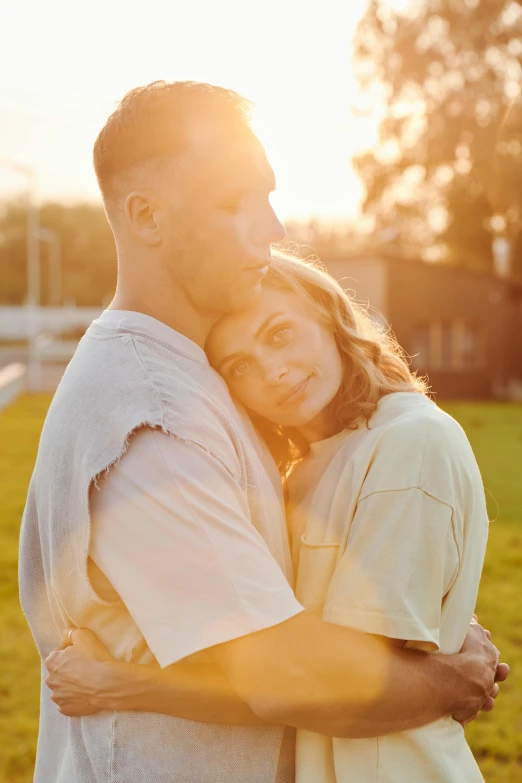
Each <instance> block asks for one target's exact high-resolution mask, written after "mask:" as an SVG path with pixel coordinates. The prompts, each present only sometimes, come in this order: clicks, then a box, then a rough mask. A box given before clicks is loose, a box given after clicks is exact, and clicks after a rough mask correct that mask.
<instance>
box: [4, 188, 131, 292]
mask: <svg viewBox="0 0 522 783" xmlns="http://www.w3.org/2000/svg"><path fill="white" fill-rule="evenodd" d="M26 215H27V209H26V205H25V204H24V202H23V201H19V202H11V203H8V204H6V205H5V208H4V212H3V215H0V302H2V303H4V304H22V303H23V302H24V299H25V297H26V291H27V277H26V257H27V256H26ZM40 223H41V225H42V226H43V227H45V228H48V229H51V230H52V231H56V233H57V234H58V235H59V236H60V242H61V250H62V263H63V299H64V301H65V302H67V301H69V302H74V303H75V304H77V305H85V306H87V305H101V304H103V303H104V302H106V301H107V299H108V298H110V297H111V296H112V294H113V292H114V289H115V284H116V250H115V246H114V239H113V236H112V232H111V230H110V227H109V224H108V222H107V218H106V217H105V213H104V211H103V209H102V207H101V205H97V204H74V205H66V204H58V203H52V202H50V203H46V204H43V205H42V207H41V208H40ZM47 252H48V250H47V248H46V246H45V245H41V250H40V257H41V280H42V286H41V289H42V293H41V303H42V304H43V305H46V304H48V303H49V290H48V278H47V270H48V265H47V263H46V256H47Z"/></svg>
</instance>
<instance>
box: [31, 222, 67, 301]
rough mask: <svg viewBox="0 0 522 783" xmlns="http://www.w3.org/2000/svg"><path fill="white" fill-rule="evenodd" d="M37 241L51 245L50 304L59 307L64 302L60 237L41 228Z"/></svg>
mask: <svg viewBox="0 0 522 783" xmlns="http://www.w3.org/2000/svg"><path fill="white" fill-rule="evenodd" d="M37 239H38V240H40V242H47V244H48V245H49V304H50V305H54V306H55V307H58V306H59V305H60V304H61V301H62V245H61V242H60V235H59V234H58V233H57V232H56V231H51V229H50V228H43V226H39V228H38V233H37Z"/></svg>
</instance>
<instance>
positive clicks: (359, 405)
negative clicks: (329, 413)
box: [253, 250, 428, 475]
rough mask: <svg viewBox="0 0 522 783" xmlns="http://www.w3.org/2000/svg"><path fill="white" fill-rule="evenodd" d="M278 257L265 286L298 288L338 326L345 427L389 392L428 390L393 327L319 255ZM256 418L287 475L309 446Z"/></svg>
mask: <svg viewBox="0 0 522 783" xmlns="http://www.w3.org/2000/svg"><path fill="white" fill-rule="evenodd" d="M272 258H273V260H272V264H271V265H270V266H269V268H268V274H267V276H266V278H265V280H264V283H263V285H269V286H273V287H276V288H283V289H287V290H289V291H292V292H294V293H295V294H297V295H298V296H299V297H300V298H301V299H302V300H303V301H304V302H305V303H306V304H307V305H308V306H309V308H310V310H311V311H312V312H313V311H315V312H316V313H317V315H318V317H319V318H320V319H321V320H322V321H323V322H325V323H327V324H330V325H331V327H332V330H333V333H334V336H335V340H336V342H337V347H338V349H339V353H340V354H341V359H342V363H343V368H344V372H343V380H342V382H341V386H340V389H339V391H338V393H337V396H336V403H335V416H336V418H337V421H338V422H339V424H340V425H341V426H342V427H343V428H344V429H356V428H357V427H359V426H360V425H362V424H366V423H367V422H368V421H369V419H370V418H371V416H372V415H373V413H374V412H375V410H376V408H377V404H378V403H379V400H380V399H381V398H382V397H384V396H385V395H387V394H392V393H393V392H404V391H408V392H419V393H420V394H426V393H427V391H428V387H427V384H426V381H425V379H424V378H418V377H417V376H416V375H415V373H413V372H412V371H411V370H410V368H409V366H408V363H407V361H406V359H405V356H404V353H403V351H402V350H401V348H400V346H399V345H398V343H397V341H396V340H395V338H394V337H393V335H392V334H391V333H390V331H389V330H385V329H383V328H382V327H380V326H379V325H378V324H377V323H375V321H373V320H372V319H371V318H370V316H369V315H368V313H367V310H366V309H365V308H364V307H362V306H361V305H360V304H358V303H357V302H355V301H354V300H353V298H352V297H351V296H350V295H349V294H348V293H347V292H346V291H344V290H343V288H342V287H341V286H340V285H339V283H338V282H337V281H336V280H335V279H334V278H333V277H331V275H329V274H328V273H327V272H326V270H325V269H324V268H323V266H322V265H321V264H320V262H319V261H318V260H317V259H316V258H311V259H301V258H298V257H295V256H293V255H291V254H290V253H287V252H283V251H281V250H274V251H272ZM253 419H254V422H255V424H256V425H257V427H258V429H259V430H260V432H261V434H262V435H263V437H264V438H265V440H266V442H267V444H268V447H269V448H270V450H271V452H272V455H273V456H274V458H275V460H276V462H277V464H278V466H279V470H280V471H281V473H282V474H283V475H286V474H287V472H288V470H289V468H290V467H291V465H292V464H293V463H294V462H295V461H297V460H298V459H299V458H300V457H302V456H304V455H305V454H306V452H307V450H308V446H307V444H306V443H305V442H304V441H303V439H302V437H300V436H299V434H298V433H297V432H295V431H293V430H291V429H289V428H286V427H282V426H279V425H276V424H273V423H272V422H269V421H266V420H265V419H262V418H261V417H259V416H256V415H255V414H254V415H253Z"/></svg>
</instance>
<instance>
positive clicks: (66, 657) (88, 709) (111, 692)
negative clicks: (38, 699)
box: [45, 628, 148, 717]
mask: <svg viewBox="0 0 522 783" xmlns="http://www.w3.org/2000/svg"><path fill="white" fill-rule="evenodd" d="M62 641H63V646H62V647H57V648H56V649H55V650H54V651H53V652H52V653H51V654H50V655H49V657H48V658H47V659H46V661H45V665H46V666H47V671H48V672H49V676H48V677H47V679H46V680H45V683H46V685H47V686H48V687H49V688H50V689H51V690H52V696H51V698H52V700H53V701H54V702H55V703H56V704H57V705H58V709H59V710H60V712H61V713H62V714H63V715H69V716H70V717H76V716H79V715H92V714H93V713H95V712H100V711H102V710H109V709H115V706H114V698H115V694H117V693H118V691H119V690H120V689H121V688H122V684H123V682H122V681H123V680H125V678H126V676H127V675H128V676H129V677H130V676H131V674H133V672H132V671H127V667H126V666H125V664H118V662H117V661H116V660H115V659H114V658H113V657H112V656H111V655H110V653H109V652H108V650H107V649H106V648H105V647H104V646H103V644H102V643H101V642H100V641H99V639H98V638H97V637H96V636H95V635H94V634H93V633H91V631H88V630H85V629H82V628H77V629H74V630H71V631H68V630H67V631H65V632H64V635H63V640H62ZM140 668H141V667H140ZM143 669H144V670H146V669H148V667H143Z"/></svg>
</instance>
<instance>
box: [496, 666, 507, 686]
mask: <svg viewBox="0 0 522 783" xmlns="http://www.w3.org/2000/svg"><path fill="white" fill-rule="evenodd" d="M508 677H509V666H508V664H507V663H499V665H498V666H497V673H496V675H495V682H505V681H506V680H507V678H508Z"/></svg>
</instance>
